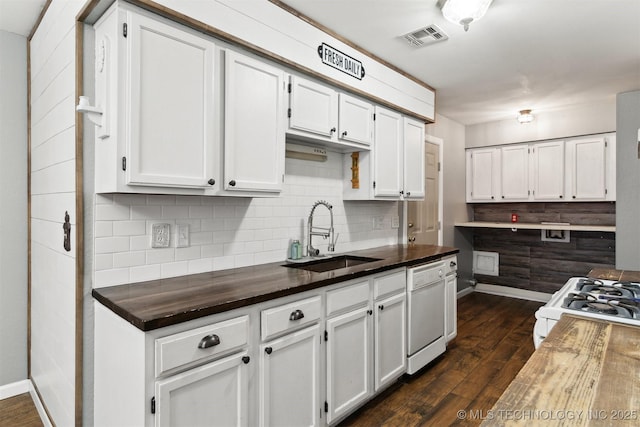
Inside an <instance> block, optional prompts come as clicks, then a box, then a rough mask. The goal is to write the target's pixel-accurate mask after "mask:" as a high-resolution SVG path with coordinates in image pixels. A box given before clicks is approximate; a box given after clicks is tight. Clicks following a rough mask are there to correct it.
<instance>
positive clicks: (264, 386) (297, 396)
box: [259, 324, 320, 426]
mask: <svg viewBox="0 0 640 427" xmlns="http://www.w3.org/2000/svg"><path fill="white" fill-rule="evenodd" d="M259 370H260V394H259V407H260V425H261V426H317V425H319V424H320V326H319V325H318V324H316V325H314V326H311V327H308V328H306V329H303V330H302V331H299V332H293V333H290V334H288V335H285V336H284V337H281V338H278V339H275V340H273V341H269V342H266V343H264V344H262V345H261V346H260V367H259Z"/></svg>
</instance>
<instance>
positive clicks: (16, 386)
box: [0, 380, 31, 400]
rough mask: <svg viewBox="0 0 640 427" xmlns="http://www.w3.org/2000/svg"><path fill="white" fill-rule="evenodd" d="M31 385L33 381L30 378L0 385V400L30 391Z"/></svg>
mask: <svg viewBox="0 0 640 427" xmlns="http://www.w3.org/2000/svg"><path fill="white" fill-rule="evenodd" d="M30 386H31V381H29V380H22V381H16V382H15V383H11V384H7V385H3V386H0V400H2V399H7V398H9V397H13V396H17V395H19V394H23V393H28V392H29V387H30Z"/></svg>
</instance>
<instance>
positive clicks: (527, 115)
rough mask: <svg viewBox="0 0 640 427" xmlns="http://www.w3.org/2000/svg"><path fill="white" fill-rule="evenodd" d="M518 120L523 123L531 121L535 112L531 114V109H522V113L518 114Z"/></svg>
mask: <svg viewBox="0 0 640 427" xmlns="http://www.w3.org/2000/svg"><path fill="white" fill-rule="evenodd" d="M518 121H519V122H520V124H521V125H525V124H527V123H531V122H532V121H533V114H531V110H520V113H519V114H518Z"/></svg>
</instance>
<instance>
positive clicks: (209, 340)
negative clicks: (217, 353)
mask: <svg viewBox="0 0 640 427" xmlns="http://www.w3.org/2000/svg"><path fill="white" fill-rule="evenodd" d="M218 344H220V337H219V336H217V335H216V334H211V335H207V336H206V337H204V338H202V339H201V340H200V343H199V344H198V348H202V349H205V348H209V347H213V346H216V345H218Z"/></svg>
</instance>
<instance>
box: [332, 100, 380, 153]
mask: <svg viewBox="0 0 640 427" xmlns="http://www.w3.org/2000/svg"><path fill="white" fill-rule="evenodd" d="M338 99H339V100H340V103H339V108H338V114H339V121H338V122H339V128H338V138H339V139H341V140H343V141H348V142H355V143H358V144H363V145H365V146H369V145H371V141H372V140H373V105H371V104H369V103H368V102H365V101H362V100H360V99H358V98H354V97H353V96H349V95H346V94H344V93H341V94H339V96H338Z"/></svg>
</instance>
